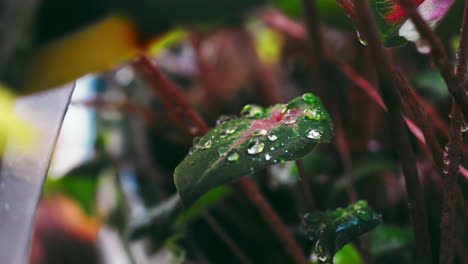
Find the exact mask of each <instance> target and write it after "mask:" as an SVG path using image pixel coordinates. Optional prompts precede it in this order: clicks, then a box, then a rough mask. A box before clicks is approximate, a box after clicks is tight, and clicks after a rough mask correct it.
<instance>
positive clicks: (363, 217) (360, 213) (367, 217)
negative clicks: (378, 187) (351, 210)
mask: <svg viewBox="0 0 468 264" xmlns="http://www.w3.org/2000/svg"><path fill="white" fill-rule="evenodd" d="M356 213H357V216H358V217H359V219H361V220H363V221H369V220H370V219H371V214H370V213H369V212H368V211H367V210H357V212H356Z"/></svg>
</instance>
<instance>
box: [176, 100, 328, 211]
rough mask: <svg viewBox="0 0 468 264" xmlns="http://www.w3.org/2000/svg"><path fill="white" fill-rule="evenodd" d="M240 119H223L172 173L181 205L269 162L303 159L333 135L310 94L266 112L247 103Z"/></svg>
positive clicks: (325, 117)
mask: <svg viewBox="0 0 468 264" xmlns="http://www.w3.org/2000/svg"><path fill="white" fill-rule="evenodd" d="M241 115H242V116H241V117H240V118H235V119H232V118H231V117H221V118H220V120H218V125H217V126H216V127H215V128H214V129H212V130H211V131H210V132H208V133H207V134H206V135H205V136H204V137H202V138H196V139H195V140H194V145H193V147H192V149H191V150H190V152H189V154H188V155H187V157H186V158H185V159H184V160H183V161H182V162H181V163H180V164H179V165H178V166H177V168H176V169H175V172H174V181H175V184H176V187H177V190H178V192H179V195H180V197H181V200H182V202H183V203H186V204H190V203H192V202H194V201H195V200H196V199H198V198H199V197H200V196H201V195H202V194H203V193H205V192H207V191H208V190H210V189H212V188H214V187H217V186H220V185H222V184H225V183H228V182H231V181H233V180H236V179H238V178H240V177H242V176H245V175H246V174H249V173H252V172H254V171H257V170H260V169H262V168H265V167H267V166H269V165H271V164H276V163H279V162H284V161H288V160H295V159H299V158H301V157H303V156H304V155H306V154H307V153H309V152H311V151H312V150H313V149H314V148H315V147H316V146H317V144H319V143H321V142H329V141H330V140H331V138H332V136H333V127H332V122H331V119H330V116H329V114H328V113H327V111H326V110H325V108H324V107H323V105H322V103H321V102H320V99H319V98H317V97H316V96H314V95H313V94H311V93H308V94H304V95H303V96H302V97H298V98H296V99H294V100H292V101H291V102H290V103H288V104H286V105H284V104H279V105H275V106H272V107H270V108H267V109H264V108H262V107H259V106H255V105H247V106H245V107H244V108H243V109H242V111H241Z"/></svg>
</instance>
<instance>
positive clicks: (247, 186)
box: [239, 177, 310, 264]
mask: <svg viewBox="0 0 468 264" xmlns="http://www.w3.org/2000/svg"><path fill="white" fill-rule="evenodd" d="M239 183H240V186H241V187H242V189H243V190H244V192H245V193H246V194H247V196H248V198H249V199H250V200H251V202H252V203H253V204H254V205H255V206H256V207H257V208H258V209H259V211H260V212H261V214H262V217H263V219H264V220H265V222H267V223H268V224H269V225H270V226H272V227H274V228H272V229H273V232H274V233H275V234H276V236H277V237H281V241H282V242H283V244H284V246H285V248H286V250H287V251H288V253H289V255H291V256H292V257H293V258H294V261H295V262H296V263H301V264H309V263H310V262H309V261H308V260H307V258H306V257H305V256H304V253H303V252H302V250H301V249H300V248H299V246H297V243H296V241H295V240H294V238H293V237H292V236H291V234H290V233H289V231H288V229H287V227H286V226H285V225H284V223H283V221H282V220H281V218H279V216H278V215H277V214H276V213H275V212H274V210H273V208H271V206H270V204H269V203H268V201H266V200H265V198H264V197H263V195H262V194H261V193H260V191H259V190H258V187H257V185H256V184H255V183H254V182H253V181H252V180H251V179H249V178H247V177H243V178H242V179H241V180H240V181H239ZM292 245H294V246H292Z"/></svg>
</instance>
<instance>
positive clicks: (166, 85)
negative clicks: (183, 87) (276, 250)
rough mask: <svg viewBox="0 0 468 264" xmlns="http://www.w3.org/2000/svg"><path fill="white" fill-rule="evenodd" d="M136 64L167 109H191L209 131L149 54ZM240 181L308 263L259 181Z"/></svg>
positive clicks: (277, 231) (201, 130) (200, 128)
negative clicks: (148, 56) (261, 190)
mask: <svg viewBox="0 0 468 264" xmlns="http://www.w3.org/2000/svg"><path fill="white" fill-rule="evenodd" d="M135 64H136V67H137V69H140V70H142V73H143V74H144V76H145V77H146V78H147V80H148V81H149V82H150V84H151V87H152V90H154V92H155V93H156V94H158V95H159V94H160V95H161V96H160V97H161V100H162V101H163V103H165V105H166V107H167V108H168V109H173V108H174V107H180V108H182V109H184V112H181V111H178V112H176V113H177V114H178V115H179V116H182V117H185V116H184V113H187V112H189V113H190V114H189V115H188V118H191V120H189V121H192V122H193V124H194V125H195V126H196V128H197V131H198V132H199V134H200V135H203V134H206V133H207V132H208V131H209V127H208V125H207V124H206V123H205V121H204V120H203V119H202V118H201V117H200V116H199V115H198V113H197V112H196V111H195V110H194V109H193V108H192V106H191V105H190V104H189V103H188V102H187V100H186V99H185V97H184V96H183V95H182V93H181V92H180V90H178V89H177V88H176V87H175V86H174V84H172V83H171V82H170V81H169V80H168V79H167V78H166V77H165V76H164V75H163V74H162V73H161V72H160V70H159V69H158V67H157V66H156V65H155V64H154V63H153V62H152V61H151V60H150V59H149V58H147V57H146V56H142V57H141V58H140V59H138V60H137V61H136V63H135ZM159 90H164V91H159ZM165 100H168V101H165ZM164 101H165V102H164ZM186 125H188V124H186ZM239 182H240V185H241V187H242V189H243V190H244V192H245V193H246V195H247V196H248V198H249V199H250V200H251V201H252V202H253V203H254V205H255V206H256V207H257V209H258V210H259V211H260V213H261V215H262V216H263V218H264V219H265V221H266V222H267V223H268V224H269V225H270V227H271V229H272V230H273V232H274V233H275V234H276V235H277V237H278V239H279V240H280V242H281V243H283V246H284V247H285V248H286V250H287V252H288V253H289V254H290V256H291V257H292V258H293V259H294V261H295V262H296V263H300V264H308V263H309V262H308V260H307V258H306V257H305V255H304V253H303V252H302V250H301V248H300V247H299V245H298V244H297V242H296V240H294V238H293V236H292V235H291V234H290V233H289V232H288V229H287V227H286V225H285V224H284V223H283V221H282V220H281V218H280V217H279V216H278V214H277V213H276V212H275V211H274V210H273V208H272V207H271V205H270V204H269V203H268V201H267V200H266V199H265V198H264V197H263V195H262V194H261V193H260V191H259V190H258V188H257V186H256V184H255V183H254V182H253V181H252V180H251V179H250V178H247V177H243V178H241V179H240V181H239Z"/></svg>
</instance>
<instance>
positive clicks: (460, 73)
mask: <svg viewBox="0 0 468 264" xmlns="http://www.w3.org/2000/svg"><path fill="white" fill-rule="evenodd" d="M467 68H468V0H467V1H466V3H465V11H464V15H463V22H462V34H461V38H460V46H459V49H458V60H457V65H456V73H455V76H456V78H457V79H458V83H459V84H463V83H464V79H465V75H466V74H467ZM451 116H452V120H451V121H450V133H449V142H448V145H447V146H448V150H447V157H446V159H445V161H446V162H445V163H446V165H447V167H446V171H445V172H446V176H445V177H444V188H443V198H444V200H443V202H442V220H441V221H442V222H441V224H440V232H441V238H440V263H441V264H450V263H453V260H454V257H455V256H454V253H455V252H454V246H455V243H454V239H453V238H454V236H455V220H456V208H457V207H456V200H457V198H456V192H457V187H458V181H457V179H458V172H459V169H458V166H459V163H460V146H461V145H462V136H461V126H462V119H463V117H462V113H461V111H460V109H459V108H458V105H457V104H456V102H455V99H453V100H452V113H451ZM461 209H462V210H463V209H464V208H461Z"/></svg>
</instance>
